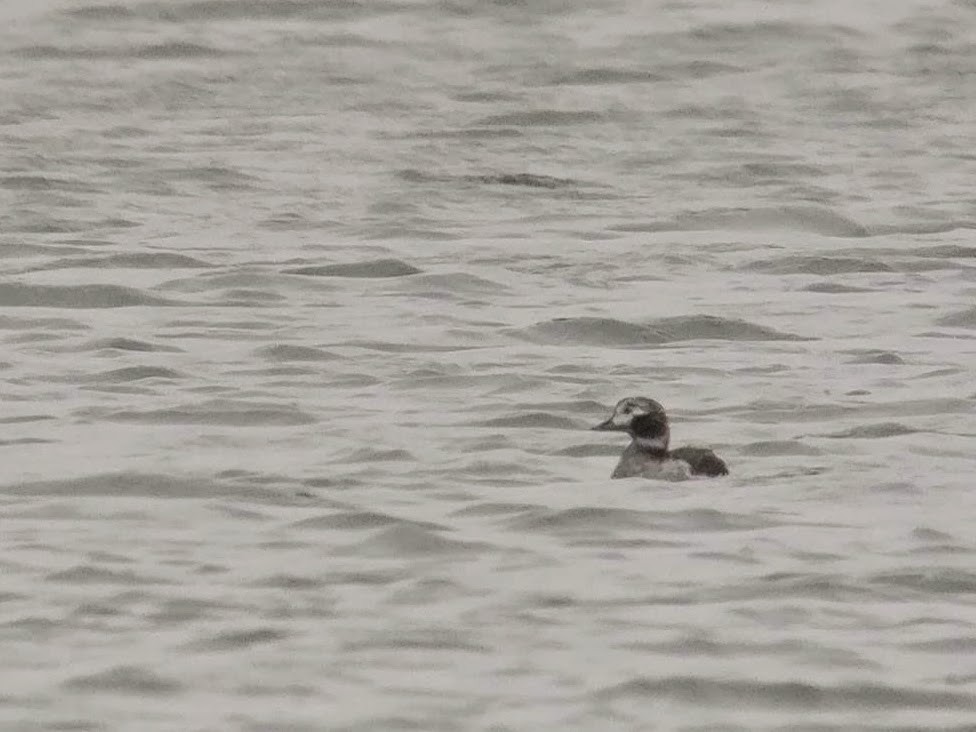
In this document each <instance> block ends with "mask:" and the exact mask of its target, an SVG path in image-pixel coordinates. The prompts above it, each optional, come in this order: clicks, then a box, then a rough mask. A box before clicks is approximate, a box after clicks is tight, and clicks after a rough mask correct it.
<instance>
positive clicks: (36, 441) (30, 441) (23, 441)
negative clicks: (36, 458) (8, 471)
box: [0, 437, 58, 447]
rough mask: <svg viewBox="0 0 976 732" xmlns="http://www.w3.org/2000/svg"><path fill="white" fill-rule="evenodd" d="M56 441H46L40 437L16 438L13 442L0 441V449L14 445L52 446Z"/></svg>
mask: <svg viewBox="0 0 976 732" xmlns="http://www.w3.org/2000/svg"><path fill="white" fill-rule="evenodd" d="M56 442H58V440H46V439H42V438H40V437H18V438H16V439H13V440H0V447H12V446H15V445H53V444H54V443H56Z"/></svg>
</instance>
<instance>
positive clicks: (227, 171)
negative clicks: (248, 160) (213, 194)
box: [157, 165, 260, 191]
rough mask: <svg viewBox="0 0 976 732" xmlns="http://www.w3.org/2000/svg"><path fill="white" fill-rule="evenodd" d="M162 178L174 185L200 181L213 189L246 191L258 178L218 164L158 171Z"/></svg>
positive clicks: (252, 187) (252, 186)
mask: <svg viewBox="0 0 976 732" xmlns="http://www.w3.org/2000/svg"><path fill="white" fill-rule="evenodd" d="M157 175H159V176H160V177H161V178H162V179H164V180H171V181H172V182H173V183H174V185H175V184H182V185H186V184H189V183H201V184H203V185H205V186H206V187H208V188H209V189H210V190H213V191H248V190H252V189H254V188H255V184H257V183H259V182H260V180H259V179H258V178H256V177H255V176H253V175H248V174H247V173H244V172H243V171H241V170H238V169H236V168H227V167H223V166H220V165H200V166H187V167H182V168H170V169H165V170H160V171H158V173H157Z"/></svg>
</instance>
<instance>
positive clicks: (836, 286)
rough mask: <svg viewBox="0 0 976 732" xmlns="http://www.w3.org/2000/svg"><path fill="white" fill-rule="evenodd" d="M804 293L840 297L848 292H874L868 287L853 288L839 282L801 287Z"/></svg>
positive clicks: (815, 283)
mask: <svg viewBox="0 0 976 732" xmlns="http://www.w3.org/2000/svg"><path fill="white" fill-rule="evenodd" d="M800 289H801V290H803V291H804V292H820V293H823V294H826V295H840V294H844V293H849V292H874V290H873V289H871V288H870V287H854V286H853V285H842V284H840V283H839V282H814V283H813V284H812V285H807V286H806V287H801V288H800Z"/></svg>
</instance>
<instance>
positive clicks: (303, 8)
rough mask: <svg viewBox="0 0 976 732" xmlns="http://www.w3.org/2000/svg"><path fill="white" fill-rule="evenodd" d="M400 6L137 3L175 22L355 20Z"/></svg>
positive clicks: (209, 0) (210, 0) (302, 1)
mask: <svg viewBox="0 0 976 732" xmlns="http://www.w3.org/2000/svg"><path fill="white" fill-rule="evenodd" d="M399 9H401V6H400V5H399V4H398V3H396V2H390V1H389V0H385V1H380V2H374V3H369V5H368V6H365V7H363V6H362V5H361V4H360V3H356V2H347V1H346V0H341V1H339V2H329V3H322V2H320V1H319V0H275V1H274V2H268V1H267V0H195V1H191V2H184V3H177V4H173V3H170V2H148V3H142V4H140V5H139V6H138V11H134V12H138V14H139V16H140V17H145V18H148V19H153V20H165V21H169V22H173V23H179V24H184V23H189V24H193V23H195V22H222V21H242V20H284V19H288V18H305V19H308V20H354V19H357V18H362V17H372V16H375V15H380V14H384V13H389V12H393V11H396V10H399Z"/></svg>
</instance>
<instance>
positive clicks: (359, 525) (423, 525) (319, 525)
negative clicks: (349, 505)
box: [291, 511, 447, 531]
mask: <svg viewBox="0 0 976 732" xmlns="http://www.w3.org/2000/svg"><path fill="white" fill-rule="evenodd" d="M392 525H397V526H413V527H416V528H418V529H422V530H425V531H427V530H429V531H444V530H446V529H447V527H446V526H442V525H440V524H435V523H431V522H429V521H411V520H408V519H401V518H397V517H396V516H390V515H388V514H385V513H377V512H375V511H344V512H341V513H332V514H329V515H327V516H315V517H313V518H307V519H302V520H301V521H296V522H295V523H293V524H291V526H292V528H295V529H328V530H336V529H338V530H341V531H363V530H368V529H380V528H384V527H386V526H392Z"/></svg>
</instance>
